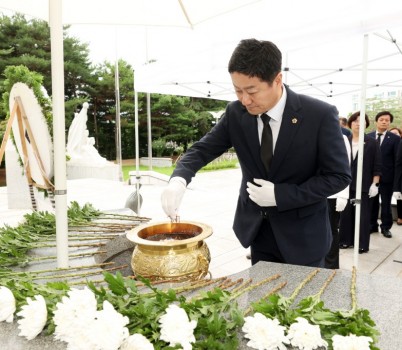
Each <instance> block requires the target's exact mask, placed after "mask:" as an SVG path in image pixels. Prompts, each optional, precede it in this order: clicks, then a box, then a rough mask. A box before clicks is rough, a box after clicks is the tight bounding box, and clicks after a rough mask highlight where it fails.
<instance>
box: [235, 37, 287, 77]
mask: <svg viewBox="0 0 402 350" xmlns="http://www.w3.org/2000/svg"><path fill="white" fill-rule="evenodd" d="M281 70H282V53H281V51H280V50H279V49H278V48H277V46H276V45H275V44H274V43H272V42H270V41H264V40H257V39H244V40H241V41H240V43H239V44H238V45H237V47H236V49H235V50H234V51H233V53H232V57H231V58H230V60H229V65H228V71H229V73H235V72H236V73H241V74H244V75H247V76H249V77H257V78H260V79H261V80H262V81H266V82H268V83H272V82H273V81H274V79H275V77H276V76H277V75H278V73H279V72H280V71H281Z"/></svg>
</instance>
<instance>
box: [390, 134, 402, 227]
mask: <svg viewBox="0 0 402 350" xmlns="http://www.w3.org/2000/svg"><path fill="white" fill-rule="evenodd" d="M389 132H392V133H393V134H395V135H397V136H399V137H402V130H401V129H400V128H391V129H389ZM401 146H402V142H399V149H398V155H397V157H396V161H395V177H394V185H395V187H396V188H395V189H394V191H396V192H399V194H400V193H401V188H402V183H401V181H402V178H401V177H402V173H401V171H402V168H401V167H402V159H400V157H402V153H400V152H402V150H401ZM397 179H399V180H397ZM399 194H398V193H396V194H395V193H394V197H395V199H396V212H397V214H398V218H397V220H396V224H397V225H402V194H401V195H400V196H399Z"/></svg>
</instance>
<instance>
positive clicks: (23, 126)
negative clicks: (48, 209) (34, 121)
mask: <svg viewBox="0 0 402 350" xmlns="http://www.w3.org/2000/svg"><path fill="white" fill-rule="evenodd" d="M15 117H17V123H18V132H19V136H20V140H21V148H22V154H20V156H21V159H22V163H23V168H24V173H25V176H26V178H27V181H28V186H29V193H30V197H31V203H32V208H33V210H34V211H37V209H38V206H37V202H36V199H35V192H34V189H33V188H34V187H36V188H41V189H43V190H46V191H47V193H48V195H49V199H50V202H51V204H52V207H53V208H55V200H54V185H53V184H52V182H51V181H50V179H49V178H48V176H47V175H46V172H45V169H44V166H43V162H42V159H41V157H40V154H39V150H38V147H37V144H36V141H35V138H34V135H33V134H32V129H31V126H30V124H29V121H28V118H27V114H26V112H25V109H24V106H23V104H22V100H21V98H20V97H19V96H16V97H15V100H14V105H13V108H12V110H11V113H10V118H9V120H8V122H7V127H6V131H5V133H4V136H3V141H2V142H1V147H0V164H1V162H2V160H3V156H4V152H5V149H6V144H7V141H8V138H9V136H10V133H11V130H12V125H13V122H14V119H15ZM27 142H29V143H30V145H31V146H32V151H33V154H34V156H35V159H36V161H37V163H38V166H39V169H40V173H41V175H42V178H43V182H44V184H45V185H41V184H38V183H36V182H35V181H34V179H32V175H31V174H32V173H31V165H30V163H29V157H28V149H27Z"/></svg>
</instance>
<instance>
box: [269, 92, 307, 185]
mask: <svg viewBox="0 0 402 350" xmlns="http://www.w3.org/2000/svg"><path fill="white" fill-rule="evenodd" d="M299 107H300V103H299V100H298V98H297V95H296V94H295V93H293V92H292V91H290V90H289V89H287V99H286V105H285V110H284V111H283V116H282V124H281V128H280V130H279V135H278V139H277V141H276V144H275V151H274V156H273V158H272V164H271V169H270V172H269V178H272V177H274V176H275V173H276V171H278V169H279V167H280V165H281V163H282V161H283V159H285V156H286V154H287V152H288V151H289V148H290V146H291V145H292V143H293V139H294V137H295V136H296V134H297V131H298V130H299V127H300V125H301V124H302V122H303V116H302V115H300V114H299V113H298V112H297V110H298V109H299Z"/></svg>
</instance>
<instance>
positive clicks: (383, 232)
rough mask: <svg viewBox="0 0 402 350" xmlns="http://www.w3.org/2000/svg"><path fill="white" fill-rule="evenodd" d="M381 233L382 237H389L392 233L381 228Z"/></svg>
mask: <svg viewBox="0 0 402 350" xmlns="http://www.w3.org/2000/svg"><path fill="white" fill-rule="evenodd" d="M381 233H382V234H383V235H384V237H387V238H391V237H392V233H391V231H390V230H382V231H381Z"/></svg>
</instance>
